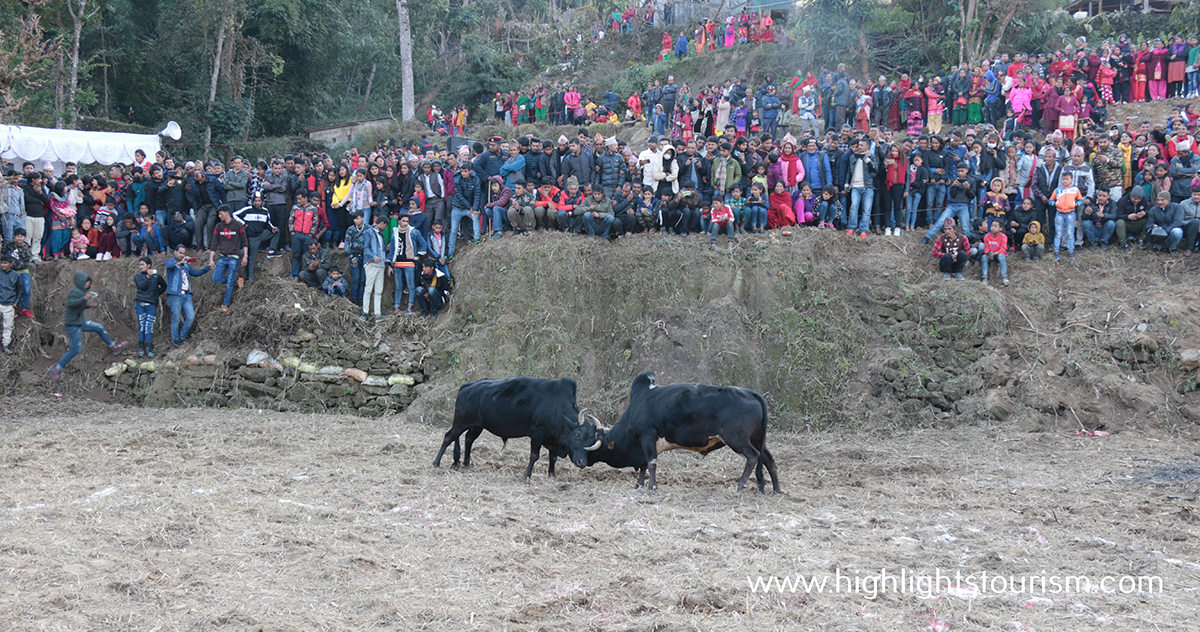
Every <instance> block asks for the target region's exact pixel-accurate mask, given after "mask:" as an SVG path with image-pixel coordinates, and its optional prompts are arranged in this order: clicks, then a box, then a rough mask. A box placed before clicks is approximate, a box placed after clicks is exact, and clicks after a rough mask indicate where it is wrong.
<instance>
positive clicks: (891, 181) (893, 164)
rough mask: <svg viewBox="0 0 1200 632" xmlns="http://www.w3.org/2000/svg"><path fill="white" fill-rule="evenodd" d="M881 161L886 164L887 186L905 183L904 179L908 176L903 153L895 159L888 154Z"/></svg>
mask: <svg viewBox="0 0 1200 632" xmlns="http://www.w3.org/2000/svg"><path fill="white" fill-rule="evenodd" d="M883 162H884V164H885V165H886V166H887V185H888V187H889V188H890V187H891V186H893V185H896V184H899V185H903V184H904V183H905V182H904V181H905V179H906V178H907V177H908V165H907V164H906V163H907V161H906V160H905V159H904V154H900V156H899V157H898V158H896V159H895V160H893V159H892V157H891V156H888V157H887V158H884V159H883Z"/></svg>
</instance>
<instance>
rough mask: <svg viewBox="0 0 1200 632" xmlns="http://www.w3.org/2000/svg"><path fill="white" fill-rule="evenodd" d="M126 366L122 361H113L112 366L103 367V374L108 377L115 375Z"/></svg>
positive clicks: (122, 371)
mask: <svg viewBox="0 0 1200 632" xmlns="http://www.w3.org/2000/svg"><path fill="white" fill-rule="evenodd" d="M127 368H128V367H126V366H125V363H124V362H114V363H113V364H112V366H110V367H108V368H107V369H104V374H105V375H107V376H108V377H117V376H118V375H120V374H122V373H124V372H125V370H126V369H127Z"/></svg>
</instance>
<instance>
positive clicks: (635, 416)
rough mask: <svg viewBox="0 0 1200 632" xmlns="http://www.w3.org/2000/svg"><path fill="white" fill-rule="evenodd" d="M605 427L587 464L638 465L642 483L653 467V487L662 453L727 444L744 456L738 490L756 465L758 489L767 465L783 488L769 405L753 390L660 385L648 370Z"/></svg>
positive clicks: (761, 488) (705, 450) (773, 481)
mask: <svg viewBox="0 0 1200 632" xmlns="http://www.w3.org/2000/svg"><path fill="white" fill-rule="evenodd" d="M601 432H603V433H604V434H603V438H602V443H603V445H601V447H600V449H599V450H595V451H591V452H589V453H588V456H587V458H588V463H589V464H592V463H597V462H602V463H607V464H609V465H611V466H613V467H617V468H623V467H635V468H638V469H639V475H638V482H637V485H638V486H639V487H640V486H641V485H642V482H643V480H644V479H645V476H646V472H647V471H649V473H650V484H649V488H650V489H654V488H655V486H656V482H655V469H656V468H655V466H656V463H657V460H658V455H659V454H660V453H662V452H665V451H667V450H674V449H685V450H692V451H694V452H697V453H699V454H701V455H706V454H708V453H709V452H712V451H713V450H717V449H719V448H721V447H722V446H729V448H730V449H731V450H733V451H734V452H737V453H738V454H741V455H742V456H744V457H746V468H745V470H744V471H743V472H742V477H741V479H740V480H738V491H741V490H742V489H743V488H744V487H745V486H746V481H748V480H749V478H750V472H751V471H754V470H755V468H757V478H758V489H759V491H765V488H766V481H765V479H764V478H763V466H764V465H765V466H766V468H767V471H768V472H770V474H771V486H772V487H773V488H774V491H775V492H776V493H779V492H780V489H779V476H778V473H777V472H776V470H775V457H773V456H772V455H771V451H770V450H768V449H767V446H766V435H767V404H766V402H765V401H764V400H763V398H762V395H760V394H758V393H757V392H755V391H752V390H749V389H745V388H738V387H735V386H713V385H709V384H671V385H669V386H656V385H655V384H654V372H653V371H646V372H644V373H642V374H640V375H638V376H637V377H636V378H634V380H633V385H632V386H631V387H630V389H629V407H628V408H626V409H625V413H624V414H623V415H621V419H620V420H619V421H617V424H616V425H615V426H613V428H612V429H611V430H607V431H604V430H601Z"/></svg>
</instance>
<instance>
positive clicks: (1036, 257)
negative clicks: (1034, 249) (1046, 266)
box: [1033, 255, 1042, 261]
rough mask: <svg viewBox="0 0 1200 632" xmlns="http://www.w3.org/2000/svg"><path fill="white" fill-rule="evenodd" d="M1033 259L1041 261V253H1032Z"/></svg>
mask: <svg viewBox="0 0 1200 632" xmlns="http://www.w3.org/2000/svg"><path fill="white" fill-rule="evenodd" d="M1033 260H1034V261H1041V260H1042V256H1041V255H1033Z"/></svg>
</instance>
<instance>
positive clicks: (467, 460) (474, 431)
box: [454, 428, 483, 467]
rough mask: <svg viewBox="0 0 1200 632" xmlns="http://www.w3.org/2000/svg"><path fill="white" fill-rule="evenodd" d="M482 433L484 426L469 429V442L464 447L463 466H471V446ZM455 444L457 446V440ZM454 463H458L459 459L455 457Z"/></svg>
mask: <svg viewBox="0 0 1200 632" xmlns="http://www.w3.org/2000/svg"><path fill="white" fill-rule="evenodd" d="M481 434H483V428H471V429H470V430H468V431H467V442H466V443H467V444H466V446H465V447H464V449H463V467H471V446H472V445H474V443H475V440H476V439H478V438H479V435H481ZM455 445H456V446H457V445H458V443H457V442H455ZM454 464H455V465H458V459H454Z"/></svg>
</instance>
